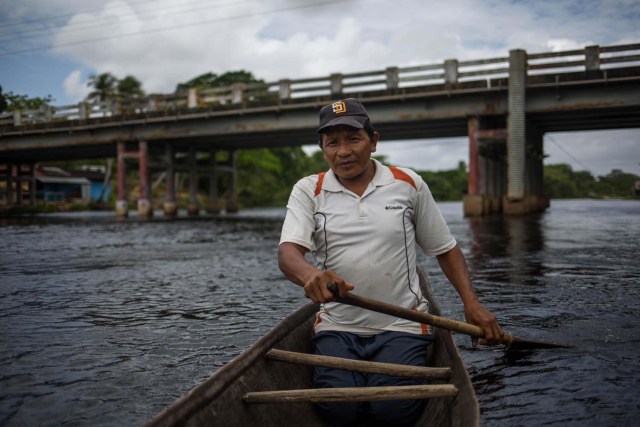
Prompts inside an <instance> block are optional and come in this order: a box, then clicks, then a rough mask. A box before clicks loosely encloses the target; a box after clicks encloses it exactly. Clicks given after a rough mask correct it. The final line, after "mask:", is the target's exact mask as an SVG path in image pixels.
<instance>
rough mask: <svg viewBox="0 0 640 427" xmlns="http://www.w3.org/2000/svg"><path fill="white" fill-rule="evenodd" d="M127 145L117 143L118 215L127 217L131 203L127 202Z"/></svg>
mask: <svg viewBox="0 0 640 427" xmlns="http://www.w3.org/2000/svg"><path fill="white" fill-rule="evenodd" d="M126 155H127V153H126V145H125V143H124V142H118V143H117V160H118V161H117V163H118V192H117V199H116V215H117V216H119V217H127V216H128V215H129V203H128V202H127V187H126V185H127V184H126V173H127V166H126V161H125V159H126Z"/></svg>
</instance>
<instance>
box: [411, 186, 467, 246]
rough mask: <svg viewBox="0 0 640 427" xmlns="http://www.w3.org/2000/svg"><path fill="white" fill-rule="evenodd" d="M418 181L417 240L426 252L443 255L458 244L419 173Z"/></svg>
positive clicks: (416, 201)
mask: <svg viewBox="0 0 640 427" xmlns="http://www.w3.org/2000/svg"><path fill="white" fill-rule="evenodd" d="M416 175H417V174H416ZM416 181H417V184H418V185H417V187H418V188H417V190H418V191H417V194H416V200H415V204H414V222H415V228H416V242H417V243H418V246H420V248H422V250H423V252H424V253H425V254H427V255H433V256H437V255H441V254H443V253H446V252H448V251H450V250H451V249H453V248H454V247H455V246H456V244H457V242H456V239H455V238H454V237H453V235H452V234H451V232H450V231H449V226H447V223H446V221H445V220H444V217H443V216H442V212H440V208H438V205H436V201H435V200H434V199H433V195H432V194H431V190H430V189H429V186H428V185H427V183H426V182H424V180H423V179H422V177H420V176H419V175H417V180H416Z"/></svg>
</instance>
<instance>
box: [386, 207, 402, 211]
mask: <svg viewBox="0 0 640 427" xmlns="http://www.w3.org/2000/svg"><path fill="white" fill-rule="evenodd" d="M384 208H385V209H386V210H388V211H395V210H398V209H402V206H385V207H384Z"/></svg>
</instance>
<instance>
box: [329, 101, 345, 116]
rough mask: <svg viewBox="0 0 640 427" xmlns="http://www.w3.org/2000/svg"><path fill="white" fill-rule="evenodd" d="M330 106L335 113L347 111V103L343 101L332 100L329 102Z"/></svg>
mask: <svg viewBox="0 0 640 427" xmlns="http://www.w3.org/2000/svg"><path fill="white" fill-rule="evenodd" d="M331 107H332V108H333V112H334V113H336V114H342V113H344V112H346V111H347V104H345V103H344V102H343V101H338V102H334V103H333V104H331Z"/></svg>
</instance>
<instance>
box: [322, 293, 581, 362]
mask: <svg viewBox="0 0 640 427" xmlns="http://www.w3.org/2000/svg"><path fill="white" fill-rule="evenodd" d="M329 290H330V291H331V292H333V294H334V296H335V298H336V302H339V303H342V304H348V305H353V306H355V307H360V308H365V309H367V310H371V311H377V312H378V313H383V314H388V315H389V316H395V317H400V318H402V319H407V320H411V321H414V322H418V323H424V324H426V325H431V326H435V327H437V328H442V329H446V330H448V331H454V332H460V333H462V334H465V335H469V336H472V337H476V338H484V332H483V331H482V329H481V328H480V327H479V326H476V325H472V324H470V323H465V322H459V321H457V320H452V319H448V318H446V317H440V316H434V315H433V314H429V313H423V312H421V311H416V310H409V309H407V308H403V307H399V306H396V305H393V304H388V303H386V302H382V301H378V300H375V299H371V298H366V297H363V296H359V295H355V294H352V293H351V292H349V293H348V294H347V296H345V297H340V296H339V295H338V292H337V289H336V288H335V285H334V284H333V283H330V284H329ZM501 344H505V345H507V346H508V349H510V350H520V349H521V350H525V349H533V348H571V347H572V346H570V345H566V344H556V343H551V342H545V341H536V340H528V339H522V338H517V337H514V336H513V335H511V334H507V333H505V334H504V337H503V338H502V341H501Z"/></svg>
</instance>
